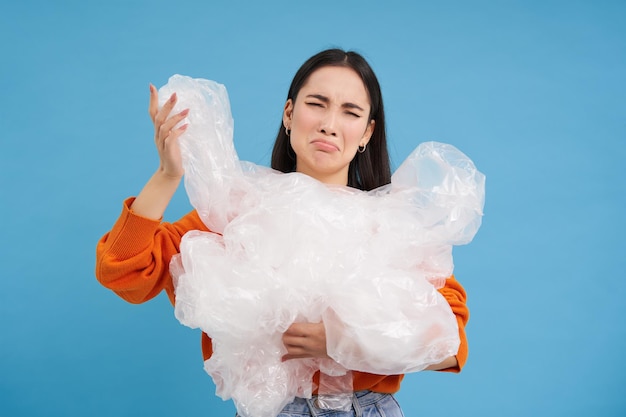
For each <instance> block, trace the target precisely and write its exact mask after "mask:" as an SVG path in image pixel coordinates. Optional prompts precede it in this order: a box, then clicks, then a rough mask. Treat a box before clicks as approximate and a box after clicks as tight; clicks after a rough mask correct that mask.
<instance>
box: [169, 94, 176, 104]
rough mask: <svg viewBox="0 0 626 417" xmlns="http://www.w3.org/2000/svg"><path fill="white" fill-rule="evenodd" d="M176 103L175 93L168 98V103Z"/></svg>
mask: <svg viewBox="0 0 626 417" xmlns="http://www.w3.org/2000/svg"><path fill="white" fill-rule="evenodd" d="M175 101H176V93H174V94H172V96H171V97H170V102H171V103H173V102H175Z"/></svg>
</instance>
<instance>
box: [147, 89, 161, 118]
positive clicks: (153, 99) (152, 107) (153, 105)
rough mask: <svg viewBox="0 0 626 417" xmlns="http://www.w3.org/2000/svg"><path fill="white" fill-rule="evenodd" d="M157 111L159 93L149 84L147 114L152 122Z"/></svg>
mask: <svg viewBox="0 0 626 417" xmlns="http://www.w3.org/2000/svg"><path fill="white" fill-rule="evenodd" d="M158 111H159V92H158V91H157V89H156V87H155V86H153V85H152V83H150V104H149V105H148V114H149V115H150V119H151V120H152V121H153V122H154V118H155V117H156V114H157V112H158Z"/></svg>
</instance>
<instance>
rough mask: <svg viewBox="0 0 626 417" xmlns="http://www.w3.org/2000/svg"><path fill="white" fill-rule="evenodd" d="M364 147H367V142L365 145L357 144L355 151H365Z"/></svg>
mask: <svg viewBox="0 0 626 417" xmlns="http://www.w3.org/2000/svg"><path fill="white" fill-rule="evenodd" d="M366 148H367V143H366V144H365V145H363V146H359V149H357V151H358V152H359V153H363V152H365V149H366Z"/></svg>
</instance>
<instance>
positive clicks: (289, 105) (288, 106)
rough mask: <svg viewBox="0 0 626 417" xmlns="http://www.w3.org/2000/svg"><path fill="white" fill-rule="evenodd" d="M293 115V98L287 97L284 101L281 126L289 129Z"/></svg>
mask: <svg viewBox="0 0 626 417" xmlns="http://www.w3.org/2000/svg"><path fill="white" fill-rule="evenodd" d="M292 116H293V100H292V99H289V100H287V102H286V103H285V108H284V109H283V126H284V127H285V129H289V130H291V117H292Z"/></svg>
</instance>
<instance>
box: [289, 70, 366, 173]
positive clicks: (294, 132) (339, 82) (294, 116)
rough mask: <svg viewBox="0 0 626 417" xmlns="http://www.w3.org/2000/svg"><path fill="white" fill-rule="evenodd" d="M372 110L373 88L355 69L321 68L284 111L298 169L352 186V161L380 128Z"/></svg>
mask: <svg viewBox="0 0 626 417" xmlns="http://www.w3.org/2000/svg"><path fill="white" fill-rule="evenodd" d="M369 114H370V102H369V97H368V94H367V90H366V89H365V85H364V84H363V81H362V80H361V78H360V77H359V76H358V74H357V73H356V72H355V71H354V70H352V69H350V68H346V67H332V66H330V67H322V68H319V69H317V70H315V71H314V72H313V73H312V74H311V75H310V76H309V78H308V80H307V81H306V82H305V83H304V85H303V86H302V88H301V89H300V91H299V92H298V96H297V97H296V100H295V102H294V101H292V100H291V99H289V100H287V103H286V104H285V110H284V112H283V124H284V125H285V127H286V128H287V129H289V130H291V133H290V141H291V147H292V148H293V150H294V152H295V154H296V171H297V172H301V173H304V174H307V175H309V176H311V177H313V178H316V179H317V180H319V181H322V182H324V183H327V184H340V185H347V184H348V168H349V165H350V161H352V159H353V158H354V156H355V155H356V152H357V149H358V147H359V146H365V145H367V143H368V141H369V139H370V137H371V135H372V132H373V131H374V121H373V120H371V121H370V120H368V119H369Z"/></svg>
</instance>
